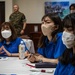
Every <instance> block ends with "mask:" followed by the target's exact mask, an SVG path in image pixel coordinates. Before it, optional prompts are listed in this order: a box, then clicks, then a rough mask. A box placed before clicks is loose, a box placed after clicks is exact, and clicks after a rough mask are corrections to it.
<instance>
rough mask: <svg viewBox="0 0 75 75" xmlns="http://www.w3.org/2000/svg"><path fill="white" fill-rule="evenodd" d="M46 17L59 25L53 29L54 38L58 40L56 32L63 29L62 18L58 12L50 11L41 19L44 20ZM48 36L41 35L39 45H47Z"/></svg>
mask: <svg viewBox="0 0 75 75" xmlns="http://www.w3.org/2000/svg"><path fill="white" fill-rule="evenodd" d="M46 17H49V18H50V19H51V20H52V21H53V22H54V24H55V26H57V27H58V29H57V30H55V31H53V32H52V34H51V35H52V40H53V42H55V41H56V34H57V33H58V32H60V31H62V23H61V19H60V17H59V16H58V15H57V14H56V13H48V14H46V15H44V16H43V17H42V19H41V20H42V21H43V20H44V19H45V18H46ZM46 37H47V36H44V35H43V34H42V35H41V37H40V39H39V43H38V47H45V39H46Z"/></svg>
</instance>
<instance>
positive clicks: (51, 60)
mask: <svg viewBox="0 0 75 75" xmlns="http://www.w3.org/2000/svg"><path fill="white" fill-rule="evenodd" d="M42 61H43V62H51V63H56V64H58V59H49V58H43V59H42Z"/></svg>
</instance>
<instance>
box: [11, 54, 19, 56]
mask: <svg viewBox="0 0 75 75" xmlns="http://www.w3.org/2000/svg"><path fill="white" fill-rule="evenodd" d="M18 56H19V53H11V57H18Z"/></svg>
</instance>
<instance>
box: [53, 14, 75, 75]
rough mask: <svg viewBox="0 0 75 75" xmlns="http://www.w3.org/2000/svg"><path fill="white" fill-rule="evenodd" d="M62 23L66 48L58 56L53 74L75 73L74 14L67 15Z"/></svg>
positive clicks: (67, 74) (70, 74) (68, 74)
mask: <svg viewBox="0 0 75 75" xmlns="http://www.w3.org/2000/svg"><path fill="white" fill-rule="evenodd" d="M63 24H64V32H63V35H62V40H63V43H64V44H65V46H66V47H67V49H66V50H65V51H64V53H63V55H62V56H61V57H60V58H59V63H58V65H57V67H56V70H55V74H54V75H75V14H74V13H72V14H69V15H67V16H66V17H65V18H64V20H63Z"/></svg>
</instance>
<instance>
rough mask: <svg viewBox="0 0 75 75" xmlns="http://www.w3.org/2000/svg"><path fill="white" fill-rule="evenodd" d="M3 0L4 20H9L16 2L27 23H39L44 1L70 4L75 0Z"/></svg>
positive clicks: (42, 13)
mask: <svg viewBox="0 0 75 75" xmlns="http://www.w3.org/2000/svg"><path fill="white" fill-rule="evenodd" d="M0 1H5V3H6V5H5V11H6V12H5V17H6V18H5V20H6V21H8V20H9V15H10V14H11V13H12V8H13V7H12V5H13V4H15V3H16V4H18V5H19V6H20V11H22V12H23V13H24V14H25V15H26V18H27V23H41V18H42V16H43V15H44V2H45V1H69V2H70V4H71V3H74V2H75V0H0Z"/></svg>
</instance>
